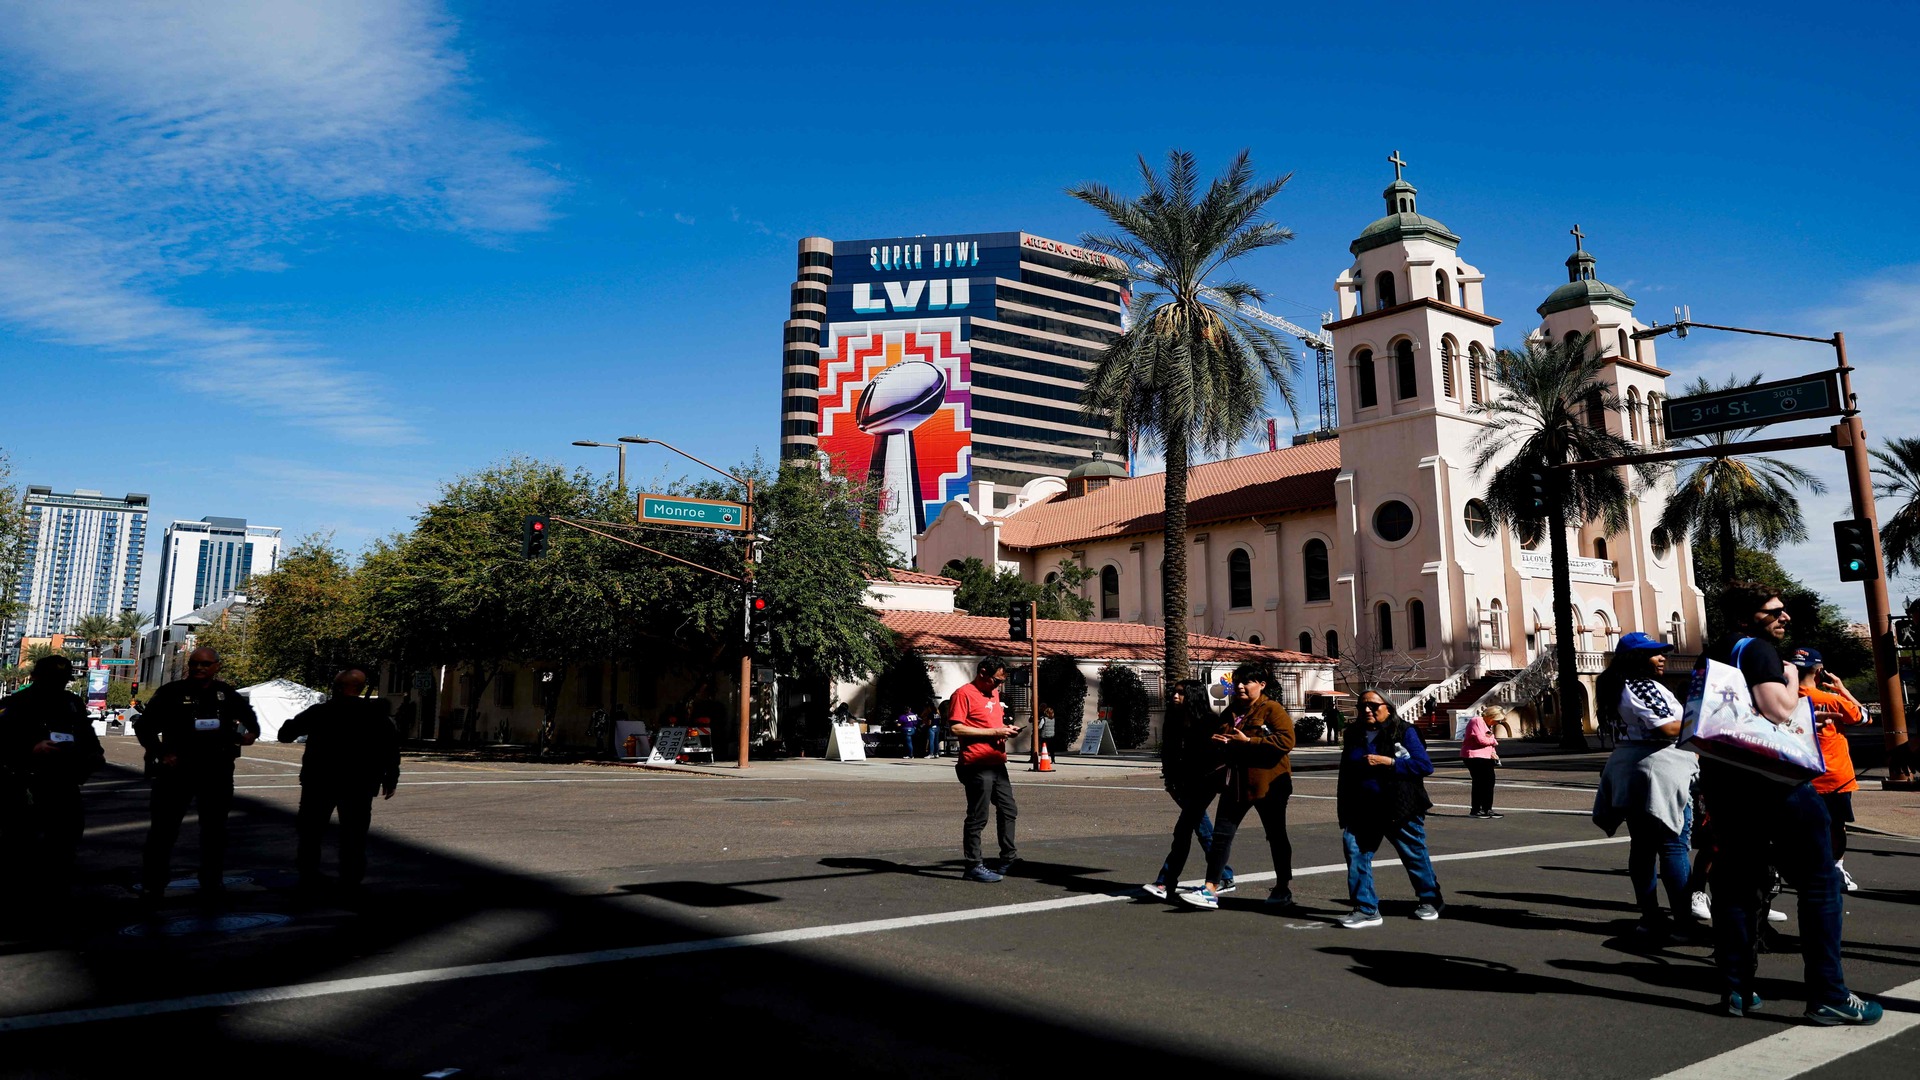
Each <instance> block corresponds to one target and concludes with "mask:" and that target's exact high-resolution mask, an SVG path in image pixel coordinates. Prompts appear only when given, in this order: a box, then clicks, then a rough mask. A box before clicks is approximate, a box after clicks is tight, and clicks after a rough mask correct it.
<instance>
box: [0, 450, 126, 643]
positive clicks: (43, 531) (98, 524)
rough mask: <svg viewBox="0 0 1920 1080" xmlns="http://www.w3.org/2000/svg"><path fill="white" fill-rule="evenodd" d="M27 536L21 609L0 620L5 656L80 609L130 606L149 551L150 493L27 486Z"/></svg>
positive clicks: (111, 611)
mask: <svg viewBox="0 0 1920 1080" xmlns="http://www.w3.org/2000/svg"><path fill="white" fill-rule="evenodd" d="M25 510H26V515H27V540H26V545H25V548H24V551H23V555H24V558H23V561H22V566H21V569H22V573H21V576H20V581H19V584H18V586H17V589H16V592H15V594H14V599H15V600H16V601H18V602H19V603H20V604H21V605H22V606H23V607H24V609H25V610H24V614H22V615H21V616H20V617H18V618H15V619H14V620H12V621H11V622H9V623H7V624H5V626H4V627H0V638H3V639H4V641H5V648H6V652H7V655H8V656H16V655H17V654H18V652H19V649H20V640H21V639H22V638H24V637H49V636H51V635H53V634H64V633H66V632H67V631H69V630H71V629H72V628H73V624H74V623H76V622H78V621H79V620H80V618H81V617H82V616H86V615H117V614H119V613H120V612H122V611H127V610H130V609H132V608H133V606H134V604H135V603H136V602H137V599H138V593H139V589H140V563H141V559H142V557H143V556H144V555H145V552H146V539H147V496H145V495H127V496H125V497H123V498H114V497H110V496H107V495H103V494H101V493H100V492H98V491H87V490H78V491H73V492H70V493H66V494H56V493H55V492H54V491H53V489H52V488H48V487H39V486H30V487H28V488H27V496H26V499H25Z"/></svg>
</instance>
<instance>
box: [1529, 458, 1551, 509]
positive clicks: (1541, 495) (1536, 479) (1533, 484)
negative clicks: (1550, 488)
mask: <svg viewBox="0 0 1920 1080" xmlns="http://www.w3.org/2000/svg"><path fill="white" fill-rule="evenodd" d="M1527 499H1528V505H1529V506H1531V507H1533V512H1534V513H1535V514H1536V515H1541V516H1544V515H1545V514H1546V512H1547V473H1546V470H1545V469H1544V468H1539V467H1536V468H1534V469H1533V470H1531V471H1529V472H1528V473H1527Z"/></svg>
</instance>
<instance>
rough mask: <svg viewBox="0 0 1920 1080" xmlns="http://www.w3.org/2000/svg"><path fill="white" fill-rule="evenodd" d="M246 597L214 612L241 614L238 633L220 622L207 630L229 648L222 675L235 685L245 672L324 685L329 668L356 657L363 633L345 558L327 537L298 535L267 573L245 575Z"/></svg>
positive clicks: (330, 677)
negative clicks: (238, 607)
mask: <svg viewBox="0 0 1920 1080" xmlns="http://www.w3.org/2000/svg"><path fill="white" fill-rule="evenodd" d="M247 599H248V602H249V610H248V611H247V613H246V614H245V615H244V616H233V615H231V609H229V612H227V613H223V616H222V622H223V623H226V622H227V621H228V620H230V619H232V618H240V619H242V620H243V621H244V623H245V629H244V633H242V630H241V628H240V627H227V628H226V630H225V633H224V634H223V633H222V632H220V631H216V632H215V634H214V637H215V638H216V639H218V638H222V637H225V638H226V640H227V641H228V644H229V648H234V649H236V654H235V655H234V656H232V657H228V656H227V654H226V653H225V652H222V654H221V658H222V670H221V678H223V679H225V680H226V681H228V682H234V683H235V684H236V685H239V683H238V682H237V680H238V679H239V678H240V677H241V676H242V675H245V676H248V677H250V678H252V679H255V680H259V679H291V680H293V681H294V682H297V683H300V684H301V685H303V686H310V687H325V686H329V685H331V684H332V682H333V676H334V673H335V672H336V671H338V670H339V669H340V668H342V667H345V666H347V665H349V664H351V663H353V662H355V661H357V660H359V659H360V657H361V655H362V654H361V653H360V652H359V651H358V649H359V646H360V641H361V638H362V636H363V635H362V628H361V610H360V607H359V605H358V604H357V603H356V602H355V601H356V593H355V588H354V580H353V565H352V564H351V563H350V562H349V561H348V559H347V556H346V554H345V553H344V552H342V551H341V550H340V549H339V548H336V547H334V546H333V538H332V537H331V536H329V535H325V534H313V535H309V536H304V537H301V538H300V540H299V541H298V542H296V543H295V544H294V545H293V546H292V547H291V548H288V549H287V550H286V551H285V552H283V553H282V554H281V556H280V560H279V565H277V566H276V567H274V570H273V573H271V574H258V575H255V576H254V577H253V578H251V579H249V580H248V582H247ZM205 637H206V633H205V632H204V631H202V632H199V633H197V634H196V640H201V639H203V638H205ZM215 647H216V648H218V646H215ZM236 662H237V666H235V665H236Z"/></svg>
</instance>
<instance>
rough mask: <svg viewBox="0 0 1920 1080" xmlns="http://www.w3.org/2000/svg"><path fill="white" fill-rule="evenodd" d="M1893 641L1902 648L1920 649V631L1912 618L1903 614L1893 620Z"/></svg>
mask: <svg viewBox="0 0 1920 1080" xmlns="http://www.w3.org/2000/svg"><path fill="white" fill-rule="evenodd" d="M1893 643H1894V645H1895V646H1896V647H1897V648H1900V649H1920V631H1916V628H1915V627H1914V624H1913V619H1912V618H1910V617H1908V616H1905V615H1901V616H1898V617H1896V618H1895V619H1894V620H1893Z"/></svg>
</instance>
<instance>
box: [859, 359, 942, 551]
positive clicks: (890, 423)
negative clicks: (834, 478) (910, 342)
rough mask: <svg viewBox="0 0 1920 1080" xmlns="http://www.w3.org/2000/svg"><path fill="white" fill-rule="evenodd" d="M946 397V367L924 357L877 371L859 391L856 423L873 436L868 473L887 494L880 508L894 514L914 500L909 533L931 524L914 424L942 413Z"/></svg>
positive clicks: (919, 530)
mask: <svg viewBox="0 0 1920 1080" xmlns="http://www.w3.org/2000/svg"><path fill="white" fill-rule="evenodd" d="M946 397H947V375H946V372H944V371H941V370H940V369H939V368H938V367H935V366H934V365H932V364H929V363H927V362H926V361H925V360H907V361H903V362H902V363H898V364H895V365H893V366H892V367H890V368H886V369H885V370H883V371H881V372H880V373H879V374H877V375H875V376H874V377H873V381H872V382H869V383H868V384H867V386H866V389H864V390H862V391H861V392H860V404H859V405H858V406H857V407H855V409H854V413H853V422H854V425H855V426H857V427H858V428H859V429H860V430H861V431H864V432H866V433H867V434H869V435H872V436H873V437H874V442H873V456H872V458H870V459H869V460H868V462H867V476H868V477H869V479H871V480H872V481H873V482H874V483H875V484H878V485H879V486H880V490H881V492H882V493H883V503H882V511H881V512H882V513H883V514H884V515H885V516H887V517H889V518H891V517H893V516H894V515H895V514H897V513H901V512H902V511H904V510H905V509H906V507H907V506H908V505H911V506H912V507H913V516H912V524H911V532H910V533H909V535H910V536H917V535H919V534H920V533H922V532H925V531H926V528H927V508H926V504H925V503H923V502H921V501H920V465H919V462H918V461H917V459H916V458H915V455H914V452H913V429H914V428H917V427H919V426H920V425H921V424H923V423H925V422H926V420H927V418H928V417H930V416H932V415H933V414H934V413H936V412H939V411H940V406H941V404H942V403H944V402H945V401H946ZM901 524H902V525H906V524H907V523H906V522H904V521H903V522H901Z"/></svg>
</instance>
